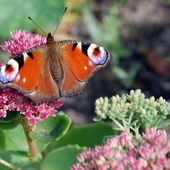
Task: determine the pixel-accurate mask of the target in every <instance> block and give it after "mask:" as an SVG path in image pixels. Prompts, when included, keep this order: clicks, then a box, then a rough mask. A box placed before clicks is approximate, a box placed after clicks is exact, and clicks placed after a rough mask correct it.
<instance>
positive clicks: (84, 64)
mask: <svg viewBox="0 0 170 170" xmlns="http://www.w3.org/2000/svg"><path fill="white" fill-rule="evenodd" d="M58 46H61V48H62V57H61V58H62V60H61V62H62V66H63V67H64V73H63V74H64V76H63V80H62V81H61V82H60V85H59V88H60V91H61V95H62V96H71V95H75V94H79V93H81V91H82V90H83V89H84V87H85V85H86V84H87V81H88V80H89V78H90V77H91V76H92V75H93V74H94V72H95V71H97V70H98V69H100V68H102V67H105V66H106V64H107V63H108V61H109V60H110V58H111V56H110V54H109V52H108V51H107V50H106V49H104V48H103V47H99V46H98V45H96V44H92V43H85V42H77V41H71V40H70V41H61V42H58Z"/></svg>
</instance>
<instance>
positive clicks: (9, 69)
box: [5, 63, 14, 73]
mask: <svg viewBox="0 0 170 170" xmlns="http://www.w3.org/2000/svg"><path fill="white" fill-rule="evenodd" d="M5 66H6V67H5V72H7V73H11V72H13V71H14V68H13V67H12V66H11V65H10V64H8V63H7V64H6V65H5Z"/></svg>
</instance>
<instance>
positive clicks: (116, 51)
mask: <svg viewBox="0 0 170 170" xmlns="http://www.w3.org/2000/svg"><path fill="white" fill-rule="evenodd" d="M122 4H123V2H117V3H116V4H115V5H114V6H113V7H110V9H109V11H108V12H107V14H105V15H104V16H103V18H102V21H98V20H97V19H96V17H95V16H94V14H93V13H92V11H91V10H90V7H89V6H85V7H84V8H83V18H84V23H85V24H86V27H87V30H88V33H89V34H90V37H91V38H92V40H93V41H94V42H96V43H99V44H101V43H102V45H103V46H106V47H107V48H108V49H109V51H110V53H111V54H112V62H111V63H112V71H113V73H114V74H115V75H116V76H117V77H118V78H119V79H120V81H121V83H122V84H123V85H124V86H125V87H126V88H133V84H134V78H135V76H136V74H137V72H138V70H139V68H140V64H139V63H135V64H134V65H132V67H131V68H130V70H129V71H127V70H124V69H123V68H122V67H121V65H120V60H121V59H122V58H127V57H129V56H130V54H131V51H130V50H129V49H128V48H126V47H125V46H124V44H123V42H122V39H121V37H120V33H119V28H120V26H121V25H122V21H121V18H120V16H119V9H120V6H121V5H122ZM89 23H90V24H89ZM101 35H102V36H101Z"/></svg>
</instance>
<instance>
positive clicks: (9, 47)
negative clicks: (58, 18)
mask: <svg viewBox="0 0 170 170" xmlns="http://www.w3.org/2000/svg"><path fill="white" fill-rule="evenodd" d="M46 41H47V40H46V37H45V36H41V35H39V34H32V33H30V32H29V31H26V30H25V31H22V30H16V31H13V32H11V39H10V40H9V41H5V42H4V44H2V45H1V48H2V49H3V50H4V51H8V52H9V53H11V54H18V53H20V52H24V51H26V50H28V49H30V48H32V47H35V46H37V45H45V44H46Z"/></svg>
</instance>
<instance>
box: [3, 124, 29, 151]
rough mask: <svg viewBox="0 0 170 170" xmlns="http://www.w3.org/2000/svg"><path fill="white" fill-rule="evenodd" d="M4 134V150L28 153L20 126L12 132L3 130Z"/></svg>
mask: <svg viewBox="0 0 170 170" xmlns="http://www.w3.org/2000/svg"><path fill="white" fill-rule="evenodd" d="M4 134H5V137H6V139H5V142H6V143H5V148H4V149H6V150H17V151H25V152H28V144H27V141H26V138H25V133H24V130H23V128H22V126H21V125H18V126H17V127H16V128H15V129H12V130H5V131H4Z"/></svg>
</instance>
